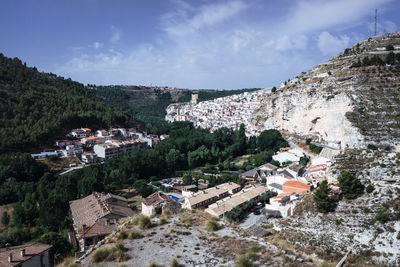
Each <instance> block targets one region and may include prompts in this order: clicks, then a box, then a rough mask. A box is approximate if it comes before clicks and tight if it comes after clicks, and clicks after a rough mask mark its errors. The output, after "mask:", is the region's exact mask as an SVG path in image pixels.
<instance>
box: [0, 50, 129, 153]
mask: <svg viewBox="0 0 400 267" xmlns="http://www.w3.org/2000/svg"><path fill="white" fill-rule="evenodd" d="M129 123H130V119H129V116H128V114H127V113H125V112H121V111H120V110H119V109H116V108H113V107H110V106H109V105H107V104H105V103H104V102H103V101H101V100H100V99H98V98H96V96H95V94H94V92H93V91H92V90H88V89H86V88H85V87H84V85H83V84H80V83H78V82H74V81H72V80H71V79H64V78H63V77H60V76H57V75H54V74H51V73H50V74H48V73H40V72H38V70H37V69H36V68H35V67H33V68H30V67H27V66H26V63H22V62H21V60H19V59H18V58H14V59H11V58H7V57H5V56H4V55H3V54H1V53H0V152H6V151H19V150H23V151H26V150H27V149H28V148H31V147H34V146H38V145H40V144H43V143H47V142H50V143H51V142H52V141H53V140H54V137H56V136H57V135H61V134H63V133H65V131H66V130H68V129H72V128H75V127H82V126H87V127H92V126H98V127H102V126H110V125H114V124H117V125H126V124H129Z"/></svg>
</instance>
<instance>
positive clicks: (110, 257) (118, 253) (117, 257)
mask: <svg viewBox="0 0 400 267" xmlns="http://www.w3.org/2000/svg"><path fill="white" fill-rule="evenodd" d="M125 252H126V248H125V247H124V245H123V244H122V243H117V244H116V245H114V246H112V247H107V248H101V249H98V250H96V251H95V252H94V254H93V256H92V260H93V262H105V261H119V262H121V261H125V260H126V254H125Z"/></svg>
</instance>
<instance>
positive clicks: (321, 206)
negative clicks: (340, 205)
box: [313, 180, 336, 213]
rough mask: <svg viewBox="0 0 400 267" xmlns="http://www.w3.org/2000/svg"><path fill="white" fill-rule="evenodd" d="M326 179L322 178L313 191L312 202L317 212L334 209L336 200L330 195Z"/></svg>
mask: <svg viewBox="0 0 400 267" xmlns="http://www.w3.org/2000/svg"><path fill="white" fill-rule="evenodd" d="M330 192H331V190H330V188H329V185H328V181H327V180H324V181H322V182H321V184H320V185H319V186H318V188H317V189H316V190H315V192H314V197H313V198H314V202H315V205H316V207H317V210H318V211H319V212H324V213H326V212H331V211H334V210H335V207H336V202H335V201H334V200H333V198H332V196H331V195H330Z"/></svg>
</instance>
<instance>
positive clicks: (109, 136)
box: [32, 128, 168, 164]
mask: <svg viewBox="0 0 400 267" xmlns="http://www.w3.org/2000/svg"><path fill="white" fill-rule="evenodd" d="M66 137H67V138H68V139H67V140H58V141H56V144H55V145H56V146H57V147H59V148H60V149H59V150H52V151H44V152H41V153H39V154H32V157H33V158H35V159H44V158H46V157H50V156H55V157H70V156H77V157H78V158H79V159H80V160H81V161H82V162H83V163H85V164H90V163H93V162H94V160H95V159H96V158H99V159H100V160H106V159H109V158H111V157H113V156H115V155H117V154H119V153H121V152H125V151H129V150H132V149H143V148H146V147H148V146H150V147H152V146H153V145H154V144H156V143H158V142H160V140H163V139H165V138H168V135H161V136H160V137H159V136H157V135H153V134H147V133H146V132H140V131H138V130H137V129H125V128H111V129H109V130H104V129H102V130H97V131H95V132H92V130H91V129H89V128H79V129H74V130H72V131H71V132H69V133H68V134H67V136H66ZM84 148H85V149H84Z"/></svg>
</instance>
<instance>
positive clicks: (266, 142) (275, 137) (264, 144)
mask: <svg viewBox="0 0 400 267" xmlns="http://www.w3.org/2000/svg"><path fill="white" fill-rule="evenodd" d="M257 146H258V149H259V150H260V151H263V150H273V151H278V150H279V148H281V147H286V146H289V144H288V143H287V142H286V141H285V139H283V137H282V135H281V133H280V132H279V131H277V130H274V129H270V130H265V131H263V132H262V133H261V134H260V135H259V136H258V138H257Z"/></svg>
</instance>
